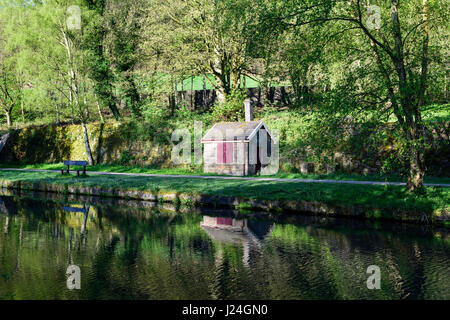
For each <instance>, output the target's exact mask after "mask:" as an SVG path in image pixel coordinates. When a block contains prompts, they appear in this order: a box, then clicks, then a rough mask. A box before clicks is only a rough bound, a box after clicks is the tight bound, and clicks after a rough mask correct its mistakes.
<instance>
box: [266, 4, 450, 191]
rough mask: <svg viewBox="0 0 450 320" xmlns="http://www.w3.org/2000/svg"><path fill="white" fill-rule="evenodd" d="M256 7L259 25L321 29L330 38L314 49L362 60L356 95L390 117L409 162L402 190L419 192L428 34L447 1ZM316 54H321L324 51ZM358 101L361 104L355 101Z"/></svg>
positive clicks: (422, 170)
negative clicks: (369, 99)
mask: <svg viewBox="0 0 450 320" xmlns="http://www.w3.org/2000/svg"><path fill="white" fill-rule="evenodd" d="M259 3H260V4H261V8H260V9H261V11H260V13H261V16H260V19H261V20H260V21H262V23H261V26H264V27H268V29H270V30H273V31H275V30H278V32H282V33H284V32H286V30H295V32H298V33H300V34H301V32H302V31H303V30H305V29H308V28H314V27H318V26H320V27H322V28H327V31H328V32H329V33H330V34H329V36H328V37H325V39H324V40H326V42H323V43H322V44H321V43H317V44H316V45H319V46H320V45H323V46H327V45H330V44H331V45H333V46H334V47H335V49H334V50H336V48H340V49H337V50H342V51H345V52H346V53H347V55H348V54H349V53H351V55H353V56H358V57H359V59H360V61H366V62H367V63H366V67H367V69H368V70H369V69H370V71H371V72H370V73H369V72H366V73H365V76H366V79H367V78H370V82H367V84H368V86H367V87H366V86H364V85H361V84H362V82H360V87H359V88H357V90H359V91H361V93H360V97H363V96H364V97H367V96H372V97H373V96H376V98H377V103H375V104H372V105H371V108H374V109H375V110H376V111H378V112H380V111H383V112H384V113H388V112H392V113H393V114H394V115H395V117H396V119H397V121H398V124H399V127H400V130H401V135H402V137H403V139H404V141H405V148H406V152H407V154H408V159H409V177H408V189H409V190H411V191H417V190H420V189H421V187H422V185H423V177H424V174H425V167H424V159H423V151H424V143H423V139H424V127H423V122H422V113H421V108H422V106H423V105H424V103H425V101H426V90H427V85H428V79H429V73H428V70H429V64H430V58H431V57H430V45H429V43H430V32H431V31H432V30H433V29H436V28H437V27H439V26H441V25H442V24H445V23H446V22H445V21H446V17H445V12H448V2H445V1H433V2H432V3H429V2H428V1H427V0H423V1H422V0H420V1H418V0H417V1H411V2H403V3H401V5H400V3H399V1H398V0H390V1H389V2H386V1H371V3H370V4H366V3H363V2H362V1H360V0H352V1H331V0H330V1H322V2H319V3H318V2H315V1H310V0H298V1H278V0H267V1H266V0H262V1H260V2H259ZM447 25H448V24H447ZM447 32H448V30H447ZM310 45H314V44H310ZM322 53H327V52H326V50H325V49H324V51H322ZM355 53H357V54H355ZM343 61H345V60H343ZM347 67H348V65H347ZM366 79H365V80H366ZM374 87H376V88H377V89H378V90H377V91H376V94H375V95H374V92H368V90H370V89H374ZM359 102H360V103H359V104H360V106H361V105H364V102H363V101H362V100H361V99H360V100H359ZM386 102H388V103H386ZM360 106H357V108H356V109H358V107H360Z"/></svg>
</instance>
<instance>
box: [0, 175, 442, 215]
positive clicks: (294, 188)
mask: <svg viewBox="0 0 450 320" xmlns="http://www.w3.org/2000/svg"><path fill="white" fill-rule="evenodd" d="M0 180H2V181H3V186H6V185H10V184H11V183H16V186H17V185H22V186H28V187H32V184H40V185H52V186H55V187H57V188H55V190H57V192H62V193H64V192H75V193H84V192H86V193H88V194H89V193H90V191H89V188H101V189H103V190H109V191H108V192H109V193H110V194H109V195H110V196H117V195H118V194H119V193H117V192H116V191H136V192H149V193H152V194H163V193H164V192H172V193H176V194H185V195H201V196H212V197H229V198H240V199H247V200H249V201H247V202H246V201H242V202H239V204H238V205H236V206H237V207H240V208H246V209H250V208H251V207H253V205H252V200H267V201H272V202H273V205H271V207H272V209H277V208H276V207H277V206H279V209H281V208H284V206H283V203H285V202H286V203H287V202H289V201H291V202H298V203H300V202H308V203H318V204H324V205H331V206H342V207H355V206H356V207H360V208H365V209H367V210H369V211H370V212H372V213H373V212H375V214H372V213H371V214H370V216H372V217H375V218H392V212H399V211H402V212H410V213H412V214H414V213H417V214H426V215H427V216H428V217H430V218H432V216H433V215H439V214H442V213H444V214H446V212H448V211H449V209H450V205H449V204H450V188H438V187H427V188H426V191H427V192H426V195H422V196H413V195H410V194H409V193H408V192H406V190H405V188H403V187H397V186H371V185H365V186H360V185H342V184H321V183H317V184H316V183H315V184H310V183H299V182H280V181H245V180H219V179H217V180H216V179H195V178H191V179H188V178H159V177H135V176H132V177H129V176H101V175H90V176H88V177H75V176H74V175H71V176H61V175H60V174H58V173H52V172H17V171H0ZM18 182H20V184H19V183H18ZM70 188H72V189H73V190H74V191H68V190H69V189H70ZM77 188H79V189H77ZM80 188H81V189H80ZM83 188H84V189H83ZM77 190H78V191H77ZM80 190H87V191H80ZM108 192H106V194H103V193H100V194H101V195H108ZM122 197H123V195H122ZM373 209H375V210H373ZM302 210H304V209H302ZM300 211H301V210H300ZM369 211H368V212H369ZM324 213H326V212H324Z"/></svg>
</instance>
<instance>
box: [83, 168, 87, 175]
mask: <svg viewBox="0 0 450 320" xmlns="http://www.w3.org/2000/svg"><path fill="white" fill-rule="evenodd" d="M83 174H84V175H86V166H83Z"/></svg>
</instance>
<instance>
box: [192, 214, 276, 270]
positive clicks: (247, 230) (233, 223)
mask: <svg viewBox="0 0 450 320" xmlns="http://www.w3.org/2000/svg"><path fill="white" fill-rule="evenodd" d="M260 224H261V225H263V226H261V225H260ZM200 226H201V227H202V228H203V230H204V231H205V232H206V233H207V234H208V236H209V237H210V238H211V239H212V240H214V241H217V242H219V243H225V244H231V245H242V246H243V249H244V256H243V257H242V262H243V264H244V265H245V266H247V267H248V266H249V261H250V251H251V249H252V248H255V249H258V250H259V249H261V248H262V241H263V240H264V239H265V238H266V237H267V236H268V235H269V234H270V233H271V231H272V227H273V224H272V223H268V222H262V221H260V222H259V221H258V222H254V221H252V222H250V223H249V221H248V220H247V219H244V220H238V219H234V218H226V217H210V216H203V221H202V222H201V223H200ZM255 227H256V228H255ZM261 230H262V234H261V232H260V231H261ZM255 231H256V232H255Z"/></svg>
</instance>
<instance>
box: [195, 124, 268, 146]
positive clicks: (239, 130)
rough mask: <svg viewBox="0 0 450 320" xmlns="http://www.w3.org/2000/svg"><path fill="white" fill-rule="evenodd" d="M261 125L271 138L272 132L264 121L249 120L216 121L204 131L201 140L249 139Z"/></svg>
mask: <svg viewBox="0 0 450 320" xmlns="http://www.w3.org/2000/svg"><path fill="white" fill-rule="evenodd" d="M262 127H264V129H265V130H266V131H267V132H268V133H269V135H270V137H271V138H272V140H273V137H272V133H271V132H270V131H269V129H268V128H267V126H266V124H265V123H264V121H249V122H219V123H216V124H215V125H214V126H213V127H212V128H211V129H210V130H209V131H208V132H206V134H205V135H204V136H203V138H202V140H201V141H202V142H208V141H249V140H250V139H252V138H253V136H254V135H255V134H256V133H257V132H258V130H259V129H260V128H262Z"/></svg>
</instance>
